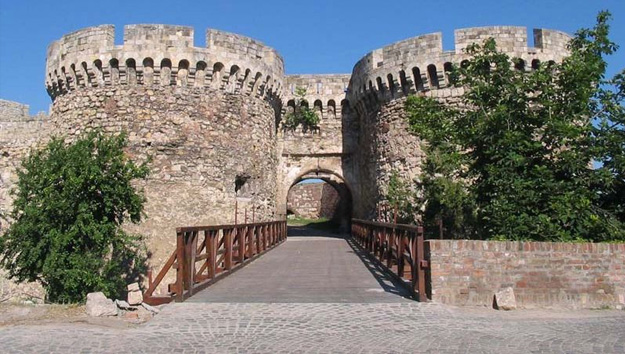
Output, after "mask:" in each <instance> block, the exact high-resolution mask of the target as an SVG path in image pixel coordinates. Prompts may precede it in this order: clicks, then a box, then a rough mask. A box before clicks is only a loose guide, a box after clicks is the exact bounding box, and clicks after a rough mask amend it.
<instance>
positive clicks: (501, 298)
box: [493, 287, 516, 311]
mask: <svg viewBox="0 0 625 354" xmlns="http://www.w3.org/2000/svg"><path fill="white" fill-rule="evenodd" d="M493 308H495V309H496V310H504V311H510V310H516V297H515V296H514V290H513V289H512V288H511V287H507V288H505V289H502V290H500V291H498V292H496V293H495V297H494V299H493Z"/></svg>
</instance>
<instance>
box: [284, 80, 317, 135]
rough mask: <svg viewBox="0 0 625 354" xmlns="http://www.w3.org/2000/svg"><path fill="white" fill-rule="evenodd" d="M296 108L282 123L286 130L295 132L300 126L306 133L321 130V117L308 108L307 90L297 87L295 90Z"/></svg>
mask: <svg viewBox="0 0 625 354" xmlns="http://www.w3.org/2000/svg"><path fill="white" fill-rule="evenodd" d="M295 97H296V98H295V106H294V107H292V109H293V110H292V111H291V112H288V113H287V114H286V115H285V117H284V121H283V123H282V128H283V129H285V130H295V129H297V127H298V126H300V125H301V126H302V129H303V130H304V132H306V131H309V130H312V131H314V130H317V129H319V116H318V115H317V113H316V112H315V111H313V110H312V109H310V108H309V107H308V102H307V101H306V99H305V97H306V89H305V88H303V87H297V88H296V89H295Z"/></svg>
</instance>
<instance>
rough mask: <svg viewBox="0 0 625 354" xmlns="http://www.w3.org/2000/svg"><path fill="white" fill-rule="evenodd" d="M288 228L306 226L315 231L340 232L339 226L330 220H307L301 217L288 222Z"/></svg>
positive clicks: (290, 219) (289, 219)
mask: <svg viewBox="0 0 625 354" xmlns="http://www.w3.org/2000/svg"><path fill="white" fill-rule="evenodd" d="M286 224H287V225H288V226H305V227H310V228H312V229H315V230H321V231H329V232H338V229H339V225H338V224H337V223H336V222H334V221H332V220H331V219H328V218H319V219H306V218H300V217H292V218H288V219H287V220H286Z"/></svg>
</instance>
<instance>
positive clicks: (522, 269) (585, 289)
mask: <svg viewBox="0 0 625 354" xmlns="http://www.w3.org/2000/svg"><path fill="white" fill-rule="evenodd" d="M427 253H429V258H430V263H431V269H430V277H431V291H432V299H433V300H434V301H437V302H441V303H446V304H453V305H480V306H491V305H492V302H493V295H494V293H495V292H497V291H499V290H500V289H502V288H505V287H512V288H513V289H514V292H515V295H516V300H517V303H518V305H519V306H522V307H533V306H537V307H547V306H563V307H573V308H601V307H604V306H610V307H614V306H619V305H621V306H622V305H625V244H606V243H603V244H593V243H549V242H512V241H509V242H496V241H468V240H429V241H426V254H427Z"/></svg>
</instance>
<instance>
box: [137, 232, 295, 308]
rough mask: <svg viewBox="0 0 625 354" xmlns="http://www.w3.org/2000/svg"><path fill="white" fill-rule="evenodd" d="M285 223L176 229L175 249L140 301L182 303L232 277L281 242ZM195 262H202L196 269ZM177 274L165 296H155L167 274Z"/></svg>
mask: <svg viewBox="0 0 625 354" xmlns="http://www.w3.org/2000/svg"><path fill="white" fill-rule="evenodd" d="M286 237H287V226H286V221H285V220H281V221H269V222H259V223H248V224H239V225H210V226H189V227H179V228H177V229H176V249H175V250H174V251H173V252H172V253H171V255H170V257H169V259H168V260H167V262H166V263H165V266H164V267H163V268H162V269H161V271H160V272H159V273H158V275H157V276H156V279H154V281H152V280H151V272H150V282H149V287H148V290H147V291H146V292H145V294H144V295H143V301H144V302H146V303H147V304H149V305H160V304H164V303H168V302H171V301H172V300H174V299H175V300H176V301H184V300H186V299H188V298H189V297H190V296H192V295H193V294H195V293H196V292H198V291H200V290H202V289H204V288H205V287H207V286H209V285H210V284H213V283H214V282H216V281H217V280H218V279H221V278H223V277H225V276H226V275H228V274H231V273H232V272H234V271H235V270H237V269H238V268H240V267H243V266H244V265H246V264H247V263H249V262H250V261H252V260H254V259H256V258H257V257H258V256H259V255H261V254H262V253H264V252H266V251H268V250H270V249H272V248H273V247H275V246H277V245H279V244H280V243H282V242H284V241H285V240H286ZM197 262H202V263H201V264H200V265H199V266H197V267H196V263H197ZM173 270H175V271H176V281H175V283H173V284H169V286H168V290H169V294H167V295H154V292H155V291H156V289H157V288H158V286H159V285H160V283H161V282H162V281H163V279H165V277H166V275H167V273H169V272H170V271H173Z"/></svg>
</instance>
